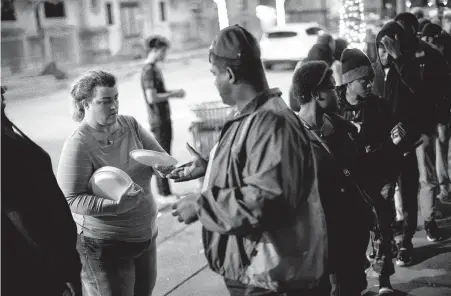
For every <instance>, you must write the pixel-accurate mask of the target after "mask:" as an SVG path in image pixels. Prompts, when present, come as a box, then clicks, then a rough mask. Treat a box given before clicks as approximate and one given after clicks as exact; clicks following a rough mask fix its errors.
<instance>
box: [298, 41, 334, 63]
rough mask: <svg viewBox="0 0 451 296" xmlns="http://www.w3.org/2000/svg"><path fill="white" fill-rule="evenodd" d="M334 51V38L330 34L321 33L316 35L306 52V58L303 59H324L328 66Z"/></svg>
mask: <svg viewBox="0 0 451 296" xmlns="http://www.w3.org/2000/svg"><path fill="white" fill-rule="evenodd" d="M334 53H335V39H334V37H332V35H330V34H321V35H319V36H318V40H317V41H316V44H315V45H313V47H312V48H311V49H310V51H309V52H308V54H307V59H306V60H305V61H304V62H306V61H324V62H326V63H327V64H328V65H329V66H331V65H332V63H333V61H334Z"/></svg>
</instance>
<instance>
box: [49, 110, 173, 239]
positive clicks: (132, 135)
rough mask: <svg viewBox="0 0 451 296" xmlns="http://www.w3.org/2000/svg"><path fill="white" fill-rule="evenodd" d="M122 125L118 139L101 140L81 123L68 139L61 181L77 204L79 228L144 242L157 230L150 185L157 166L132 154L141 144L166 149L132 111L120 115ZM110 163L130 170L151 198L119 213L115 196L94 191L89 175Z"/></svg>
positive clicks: (69, 199) (92, 233)
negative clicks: (106, 143) (107, 198)
mask: <svg viewBox="0 0 451 296" xmlns="http://www.w3.org/2000/svg"><path fill="white" fill-rule="evenodd" d="M118 123H119V124H120V126H121V127H120V129H119V130H118V131H116V132H115V133H113V134H112V137H113V139H112V141H113V142H112V144H110V145H104V144H101V143H100V142H99V141H98V140H97V139H96V138H95V136H94V135H93V133H92V132H90V130H89V128H88V127H87V126H86V125H83V124H82V125H80V126H79V128H78V129H77V130H76V131H75V132H74V133H73V134H72V135H71V136H70V137H69V138H68V139H67V140H66V142H65V143H64V147H63V151H62V154H61V159H60V162H59V166H58V174H57V178H58V183H59V186H60V187H61V189H62V191H63V192H64V195H65V196H66V199H67V202H68V203H69V206H70V208H71V211H72V213H73V216H74V220H75V222H76V223H77V227H78V232H79V233H80V232H81V231H83V235H85V236H89V237H93V238H98V239H113V240H120V241H127V242H143V241H147V240H149V239H151V238H152V237H153V236H154V235H155V234H156V232H157V228H156V224H155V219H156V214H157V208H156V204H155V201H154V199H153V197H152V194H151V190H150V179H151V177H152V174H153V170H152V168H151V167H148V166H145V165H142V164H140V163H138V162H137V161H135V160H134V159H132V158H131V157H130V156H129V152H130V151H132V150H135V149H149V150H154V151H159V152H164V150H163V149H162V148H161V146H160V145H159V144H158V142H157V141H156V140H155V139H154V137H153V136H152V135H151V134H150V132H148V131H146V130H145V129H144V128H143V127H142V126H141V125H139V124H138V122H137V121H136V120H135V119H134V118H133V117H129V116H119V117H118ZM104 166H113V167H116V168H119V169H121V170H123V171H124V172H126V173H127V174H128V175H129V176H130V177H131V178H132V180H133V181H134V182H135V183H137V184H138V185H140V186H141V187H142V188H143V189H144V192H145V198H143V199H142V202H141V203H140V204H139V205H138V206H137V207H136V208H134V209H133V210H131V211H128V212H125V213H122V214H116V210H115V207H114V206H113V207H112V206H107V205H108V204H111V202H110V201H109V200H106V199H104V198H102V197H98V196H95V195H93V193H92V191H90V190H89V186H88V184H89V180H90V178H91V176H92V175H93V173H94V172H95V171H96V170H97V169H99V168H101V167H104Z"/></svg>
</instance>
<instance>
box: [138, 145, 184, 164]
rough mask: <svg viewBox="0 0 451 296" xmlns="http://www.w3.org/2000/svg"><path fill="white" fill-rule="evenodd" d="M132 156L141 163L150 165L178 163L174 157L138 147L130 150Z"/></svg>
mask: <svg viewBox="0 0 451 296" xmlns="http://www.w3.org/2000/svg"><path fill="white" fill-rule="evenodd" d="M130 156H131V157H132V158H133V159H134V160H136V161H137V162H139V163H142V164H145V165H148V166H156V165H159V166H171V165H176V164H177V163H178V161H177V159H175V158H174V157H172V156H170V155H168V154H166V153H161V152H157V151H152V150H145V149H137V150H133V151H130Z"/></svg>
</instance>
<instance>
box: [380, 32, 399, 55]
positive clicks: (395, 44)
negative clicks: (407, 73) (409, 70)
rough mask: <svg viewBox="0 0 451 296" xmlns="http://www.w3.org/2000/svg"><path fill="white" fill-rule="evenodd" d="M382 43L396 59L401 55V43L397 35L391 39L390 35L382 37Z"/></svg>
mask: <svg viewBox="0 0 451 296" xmlns="http://www.w3.org/2000/svg"><path fill="white" fill-rule="evenodd" d="M381 43H382V45H384V47H385V50H387V52H388V54H389V55H391V56H392V57H393V58H394V59H395V60H396V59H397V58H399V57H400V56H401V44H400V43H399V41H398V40H397V38H396V37H395V39H391V38H390V37H388V36H384V37H382V39H381Z"/></svg>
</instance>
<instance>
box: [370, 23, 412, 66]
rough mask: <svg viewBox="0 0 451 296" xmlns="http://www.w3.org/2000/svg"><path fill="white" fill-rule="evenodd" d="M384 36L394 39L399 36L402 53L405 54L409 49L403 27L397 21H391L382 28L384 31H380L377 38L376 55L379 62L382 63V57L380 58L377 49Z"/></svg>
mask: <svg viewBox="0 0 451 296" xmlns="http://www.w3.org/2000/svg"><path fill="white" fill-rule="evenodd" d="M384 36H388V37H390V38H392V39H394V38H395V36H397V37H398V40H399V41H400V42H401V53H404V52H405V49H406V48H408V46H407V40H406V33H405V32H404V29H403V27H402V26H401V25H400V24H399V23H397V22H395V21H389V22H387V23H386V24H385V25H384V26H383V27H382V29H381V30H380V31H379V33H378V34H377V36H376V54H377V60H378V62H380V57H379V51H378V50H377V47H378V45H379V44H380V42H381V40H382V38H383V37H384Z"/></svg>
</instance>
